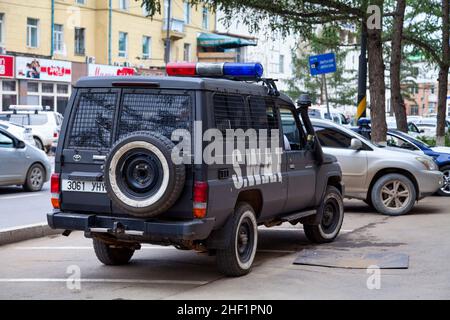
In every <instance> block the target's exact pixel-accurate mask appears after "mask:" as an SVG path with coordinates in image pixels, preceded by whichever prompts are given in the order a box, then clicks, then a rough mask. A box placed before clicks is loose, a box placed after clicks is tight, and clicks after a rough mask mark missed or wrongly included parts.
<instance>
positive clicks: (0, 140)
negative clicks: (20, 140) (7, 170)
mask: <svg viewBox="0 0 450 320" xmlns="http://www.w3.org/2000/svg"><path fill="white" fill-rule="evenodd" d="M13 147H14V142H13V140H12V139H11V138H10V137H8V136H7V135H5V134H4V133H3V132H0V148H13Z"/></svg>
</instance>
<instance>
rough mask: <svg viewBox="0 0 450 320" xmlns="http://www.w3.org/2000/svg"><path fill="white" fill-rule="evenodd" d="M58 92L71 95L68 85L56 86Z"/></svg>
mask: <svg viewBox="0 0 450 320" xmlns="http://www.w3.org/2000/svg"><path fill="white" fill-rule="evenodd" d="M56 92H57V93H62V94H68V93H69V86H68V85H67V84H58V85H56Z"/></svg>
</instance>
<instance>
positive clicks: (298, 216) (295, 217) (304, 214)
mask: <svg viewBox="0 0 450 320" xmlns="http://www.w3.org/2000/svg"><path fill="white" fill-rule="evenodd" d="M314 214H316V210H314V209H313V210H307V211H301V212H296V213H294V214H290V215H288V216H285V217H281V218H280V221H282V222H291V221H295V220H300V219H301V218H304V217H308V216H312V215H314Z"/></svg>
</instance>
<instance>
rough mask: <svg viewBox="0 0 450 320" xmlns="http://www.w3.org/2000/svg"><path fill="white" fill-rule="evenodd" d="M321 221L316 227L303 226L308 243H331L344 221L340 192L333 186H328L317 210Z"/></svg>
mask: <svg viewBox="0 0 450 320" xmlns="http://www.w3.org/2000/svg"><path fill="white" fill-rule="evenodd" d="M319 213H321V214H322V220H321V221H320V224H318V225H308V224H305V225H303V230H304V231H305V235H306V237H307V238H308V240H309V241H311V242H315V243H326V242H332V241H333V240H334V239H336V237H337V235H338V234H339V231H340V230H341V226H342V222H343V221H344V202H343V200H342V194H341V192H340V191H339V190H338V189H337V188H336V187H333V186H328V187H327V191H326V194H325V197H324V199H323V202H322V204H321V206H320V208H319V209H318V214H319Z"/></svg>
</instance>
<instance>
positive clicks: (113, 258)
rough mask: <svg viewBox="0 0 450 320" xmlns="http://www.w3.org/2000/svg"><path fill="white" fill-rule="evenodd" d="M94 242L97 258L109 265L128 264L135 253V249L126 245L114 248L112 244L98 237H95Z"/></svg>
mask: <svg viewBox="0 0 450 320" xmlns="http://www.w3.org/2000/svg"><path fill="white" fill-rule="evenodd" d="M93 244H94V251H95V255H96V256H97V259H98V260H99V261H100V262H101V263H103V264H105V265H107V266H118V265H124V264H127V263H128V262H130V260H131V257H132V256H133V254H134V249H131V248H125V247H119V248H114V247H112V245H110V244H107V243H105V242H103V241H101V240H98V239H93Z"/></svg>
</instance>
